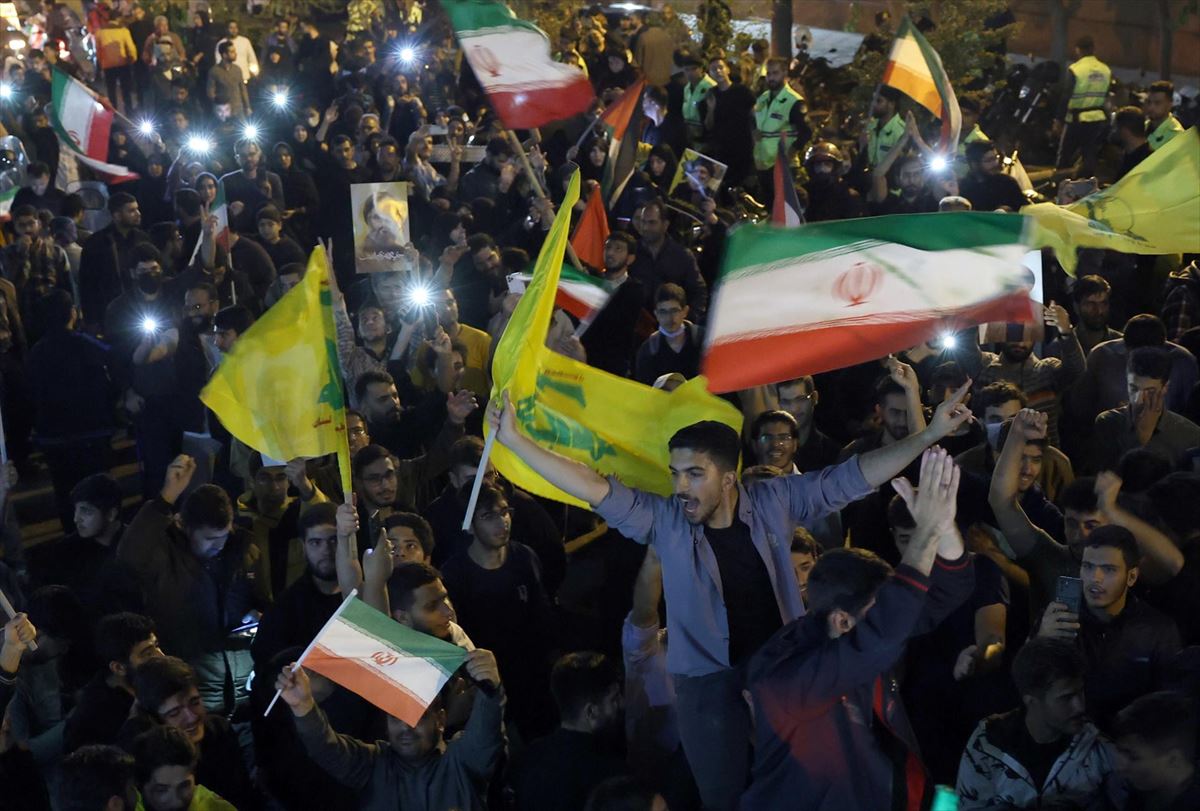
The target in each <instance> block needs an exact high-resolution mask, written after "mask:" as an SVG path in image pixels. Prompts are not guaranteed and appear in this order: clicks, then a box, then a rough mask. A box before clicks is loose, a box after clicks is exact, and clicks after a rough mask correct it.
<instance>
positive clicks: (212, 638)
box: [117, 456, 269, 713]
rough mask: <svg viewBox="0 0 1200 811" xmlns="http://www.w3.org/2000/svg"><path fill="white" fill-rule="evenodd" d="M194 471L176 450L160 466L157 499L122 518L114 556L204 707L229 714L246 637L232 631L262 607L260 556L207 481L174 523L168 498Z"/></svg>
mask: <svg viewBox="0 0 1200 811" xmlns="http://www.w3.org/2000/svg"><path fill="white" fill-rule="evenodd" d="M195 472H196V460H195V459H192V458H191V457H190V456H179V457H177V458H176V459H175V461H173V462H172V463H171V464H170V466H169V467H168V469H167V475H166V480H165V481H164V482H163V487H162V490H161V491H160V493H159V495H158V497H157V498H153V499H151V500H149V501H147V502H146V503H145V504H144V505H142V509H141V510H139V511H138V514H137V515H136V516H135V517H134V519H133V521H132V522H130V524H129V527H128V528H127V529H126V530H125V534H124V535H123V536H121V543H120V544H119V545H118V547H117V558H118V559H119V560H120V561H122V562H123V563H125V564H127V565H128V566H129V567H130V568H131V569H133V571H134V574H135V576H136V577H137V579H138V582H139V583H140V585H141V587H142V590H143V592H144V593H145V595H146V613H147V614H149V615H150V616H151V617H152V618H153V619H154V621H155V623H156V624H157V626H158V629H159V631H160V633H161V634H162V640H163V643H164V646H165V647H166V648H167V649H168V650H170V651H171V652H172V653H173V654H176V655H178V656H180V657H181V658H182V659H184V660H185V661H187V662H188V663H189V664H191V665H192V667H193V668H195V670H196V678H197V680H198V682H199V689H200V695H201V696H202V697H203V699H204V703H205V705H207V706H209V707H212V708H214V709H215V710H217V711H221V712H224V713H232V712H233V709H234V705H235V704H236V703H237V702H238V701H240V700H242V699H244V698H245V697H246V681H247V677H248V676H249V675H250V670H251V659H250V637H249V636H247V635H244V634H239V633H235V629H237V628H238V627H239V626H241V625H244V624H246V623H247V622H248V621H249V620H250V619H252V618H257V616H259V615H260V614H261V612H262V609H264V608H266V606H267V603H268V602H269V601H268V598H267V595H266V594H265V593H264V592H263V589H262V585H263V584H264V583H265V580H266V578H265V576H264V573H263V566H264V565H265V564H264V561H263V560H262V558H261V556H260V555H259V554H258V548H257V547H255V546H253V545H252V544H251V543H250V540H249V537H248V535H247V534H246V533H245V532H244V531H242V530H240V529H239V530H234V528H233V505H232V504H231V503H230V501H229V496H228V495H226V493H225V491H224V490H222V489H220V488H219V487H217V486H215V485H210V484H205V485H201V486H200V487H198V488H196V490H195V491H194V492H192V493H191V494H189V495H188V497H187V499H186V500H185V501H184V504H183V509H182V511H181V513H180V518H181V522H180V523H181V526H178V527H177V526H176V525H175V524H174V523H173V521H172V518H173V510H174V506H175V503H176V502H177V501H178V500H179V498H180V496H181V495H183V492H184V490H186V489H187V486H188V484H189V483H191V480H192V475H193V474H194V473H195Z"/></svg>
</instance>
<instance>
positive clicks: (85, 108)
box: [48, 68, 114, 161]
mask: <svg viewBox="0 0 1200 811" xmlns="http://www.w3.org/2000/svg"><path fill="white" fill-rule="evenodd" d="M48 112H49V114H50V123H51V125H52V126H53V127H54V129H55V130H56V131H57V132H58V137H59V138H61V139H63V140H64V141H66V142H67V143H68V144H71V145H73V146H74V148H75V151H76V152H78V153H82V154H83V155H84V156H86V157H88V158H91V159H92V160H95V161H104V160H105V159H106V158H107V157H108V136H109V133H110V132H111V131H112V122H113V115H114V114H113V111H112V109H111V108H110V107H106V106H105V105H104V104H102V103H101V102H100V99H99V97H98V96H97V95H96V94H95V93H94V92H92V90H91V89H90V88H88V86H87V85H85V84H84V83H83V82H80V81H78V80H76V79H73V78H71V77H70V76H68V75H67V74H66V73H65V72H63V71H61V70H59V69H57V68H56V69H55V70H54V71H53V77H52V80H51V83H50V109H49V111H48Z"/></svg>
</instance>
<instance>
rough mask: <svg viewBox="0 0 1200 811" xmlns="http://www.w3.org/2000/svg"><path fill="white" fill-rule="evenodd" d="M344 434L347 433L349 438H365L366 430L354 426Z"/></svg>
mask: <svg viewBox="0 0 1200 811" xmlns="http://www.w3.org/2000/svg"><path fill="white" fill-rule="evenodd" d="M346 433H348V434H349V435H350V436H366V435H367V429H366V428H363V427H362V426H356V427H354V428H350V429H348V430H347V432H346Z"/></svg>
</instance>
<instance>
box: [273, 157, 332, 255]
mask: <svg viewBox="0 0 1200 811" xmlns="http://www.w3.org/2000/svg"><path fill="white" fill-rule="evenodd" d="M271 170H272V171H273V172H275V174H277V175H279V180H280V181H281V182H282V183H283V204H284V212H283V217H284V225H285V228H286V229H287V230H288V231H290V232H291V234H292V236H293V238H295V240H296V242H298V243H300V247H302V248H304V249H305V250H306V251H307V250H308V249H309V248H311V247H312V246H313V245H315V244H316V238H315V237H314V236H313V231H312V225H311V224H312V222H313V219H314V218H315V217H316V216H317V213H318V212H319V210H320V207H321V198H320V195H319V194H318V193H317V185H316V183H314V182H313V178H312V175H311V174H309V173H308V172H306V171H305V170H303V169H301V168H300V167H299V166H297V165H296V156H295V152H294V151H293V150H292V148H291V147H290V146H288V145H287V144H286V143H284V142H283V141H280V142H279V143H277V144H275V146H274V147H273V148H272V149H271Z"/></svg>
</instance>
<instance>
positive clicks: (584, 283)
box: [512, 265, 612, 321]
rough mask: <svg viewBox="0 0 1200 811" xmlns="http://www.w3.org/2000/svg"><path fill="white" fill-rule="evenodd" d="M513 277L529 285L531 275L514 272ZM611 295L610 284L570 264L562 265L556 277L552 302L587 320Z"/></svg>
mask: <svg viewBox="0 0 1200 811" xmlns="http://www.w3.org/2000/svg"><path fill="white" fill-rule="evenodd" d="M512 278H513V279H515V280H517V281H520V282H522V283H523V284H524V285H525V286H526V287H528V286H529V282H530V280H531V279H532V278H533V276H532V275H531V274H529V273H515V274H513V276H512ZM611 297H612V285H611V284H609V283H608V282H606V281H604V279H601V278H600V277H598V276H592V275H589V274H587V273H583V272H581V271H578V270H576V269H575V268H573V267H571V266H570V265H563V266H562V273H561V274H560V275H559V277H558V291H557V293H556V295H555V297H554V303H555V305H556V306H558V307H562V308H563V309H564V310H566V311H567V312H569V313H570V314H571V315H573V316H575V317H576V318H578V319H581V320H585V321H586V320H589V319H591V318H592V317H594V316H595V314H596V313H597V312H599V311H600V310H601V309H603V307H604V305H605V304H607V303H608V300H609V298H611Z"/></svg>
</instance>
